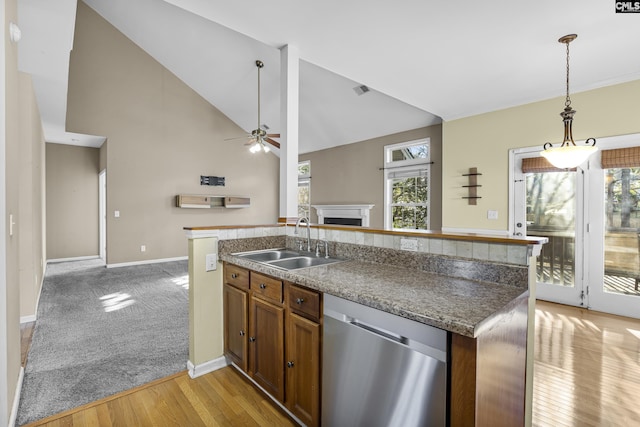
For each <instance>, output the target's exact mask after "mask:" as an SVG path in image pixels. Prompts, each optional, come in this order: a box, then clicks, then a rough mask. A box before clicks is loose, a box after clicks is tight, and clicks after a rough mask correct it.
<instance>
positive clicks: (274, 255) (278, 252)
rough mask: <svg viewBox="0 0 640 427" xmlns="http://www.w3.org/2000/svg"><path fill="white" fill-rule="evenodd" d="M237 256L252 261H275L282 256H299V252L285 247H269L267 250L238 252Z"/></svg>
mask: <svg viewBox="0 0 640 427" xmlns="http://www.w3.org/2000/svg"><path fill="white" fill-rule="evenodd" d="M238 256H241V257H242V258H247V259H251V260H253V261H258V262H269V261H276V260H279V259H284V258H292V257H297V256H300V254H299V253H298V252H294V251H288V250H286V249H270V250H267V251H260V252H249V253H246V254H238Z"/></svg>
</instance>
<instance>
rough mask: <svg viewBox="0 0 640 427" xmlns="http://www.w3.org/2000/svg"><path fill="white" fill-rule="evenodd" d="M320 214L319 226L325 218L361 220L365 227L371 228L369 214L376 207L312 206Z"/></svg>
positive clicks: (323, 222)
mask: <svg viewBox="0 0 640 427" xmlns="http://www.w3.org/2000/svg"><path fill="white" fill-rule="evenodd" d="M312 206H313V207H314V208H315V209H316V212H317V213H318V224H325V218H344V219H356V220H357V219H359V220H361V221H362V224H361V225H362V226H363V227H369V214H370V211H371V208H373V207H374V206H375V205H312Z"/></svg>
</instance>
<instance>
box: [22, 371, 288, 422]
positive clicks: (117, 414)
mask: <svg viewBox="0 0 640 427" xmlns="http://www.w3.org/2000/svg"><path fill="white" fill-rule="evenodd" d="M295 425H296V424H295V423H294V422H293V421H292V420H290V419H289V418H288V416H287V415H286V414H285V413H284V412H282V411H281V410H280V409H279V408H277V407H276V406H275V405H274V404H273V403H272V402H271V401H270V400H269V398H267V397H266V396H265V395H264V394H262V392H260V391H258V390H257V389H256V388H254V387H253V386H252V385H251V384H250V383H249V382H248V381H247V380H246V379H245V378H243V377H242V376H241V375H240V374H238V373H237V372H236V371H235V369H234V368H232V367H226V368H223V369H220V370H217V371H215V372H212V373H210V374H207V375H203V376H201V377H198V378H196V379H191V378H189V375H188V374H187V372H186V371H185V372H181V373H178V374H176V375H173V376H171V377H168V378H163V379H161V380H158V381H155V382H152V383H150V384H145V385H144V386H141V387H138V388H135V389H133V390H129V391H127V392H124V393H120V394H118V395H115V396H112V397H108V398H105V399H102V400H99V401H97V402H93V403H90V404H87V405H84V406H82V407H80V408H76V409H73V410H70V411H67V412H63V413H61V414H58V415H54V416H52V417H49V418H45V419H44V420H40V421H37V422H35V423H32V424H28V427H35V426H45V427H59V426H65V427H80V426H82V427H84V426H101V427H102V426H104V427H110V426H114V427H115V426H136V427H144V426H149V427H152V426H153V427H156V426H185V427H186V426H189V427H197V426H295Z"/></svg>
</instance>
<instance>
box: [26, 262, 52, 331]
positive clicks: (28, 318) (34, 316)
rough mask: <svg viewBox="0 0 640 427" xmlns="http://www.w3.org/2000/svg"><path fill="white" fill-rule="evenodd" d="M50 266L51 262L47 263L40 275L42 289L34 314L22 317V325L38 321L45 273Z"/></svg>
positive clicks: (39, 292) (39, 290)
mask: <svg viewBox="0 0 640 427" xmlns="http://www.w3.org/2000/svg"><path fill="white" fill-rule="evenodd" d="M48 264H49V261H45V263H44V268H43V270H42V273H41V275H40V288H39V289H38V298H37V299H36V307H35V311H34V314H31V315H29V316H20V324H23V323H30V322H35V321H36V320H37V319H38V307H39V306H40V296H41V295H42V286H43V285H44V275H45V271H46V270H47V265H48Z"/></svg>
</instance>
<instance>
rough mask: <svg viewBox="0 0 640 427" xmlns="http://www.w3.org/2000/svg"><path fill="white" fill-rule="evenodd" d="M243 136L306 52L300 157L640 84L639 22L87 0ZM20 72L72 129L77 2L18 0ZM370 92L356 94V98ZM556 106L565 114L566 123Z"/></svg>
mask: <svg viewBox="0 0 640 427" xmlns="http://www.w3.org/2000/svg"><path fill="white" fill-rule="evenodd" d="M85 1H86V3H87V4H88V5H89V6H90V7H92V8H93V9H94V10H96V11H97V12H98V13H99V14H100V15H102V16H103V17H104V18H105V19H106V20H108V21H109V22H110V23H111V24H112V25H114V26H115V27H116V28H118V29H119V30H120V31H121V32H122V33H124V34H125V35H126V36H127V37H129V38H130V39H131V40H133V41H134V42H135V43H136V44H138V45H139V46H140V47H141V48H142V49H144V50H145V51H146V52H147V53H149V54H150V55H151V56H153V57H154V58H155V59H156V60H158V61H159V62H160V63H162V64H163V65H164V66H165V67H166V68H168V69H169V70H170V71H172V72H173V73H174V74H176V75H177V76H178V77H179V78H181V79H182V80H183V81H184V82H185V83H186V84H187V85H189V86H190V87H191V88H193V89H194V90H196V91H197V92H198V93H199V94H201V95H202V96H203V97H204V98H205V99H207V100H208V101H209V102H210V103H211V104H212V105H214V106H216V107H217V108H218V109H220V110H221V111H222V112H223V113H225V114H226V115H227V116H228V117H229V118H230V119H231V120H233V121H234V122H235V123H237V124H238V125H239V126H240V127H241V128H243V129H245V130H247V131H249V130H251V129H254V128H255V127H256V124H257V123H256V120H257V117H256V113H257V112H256V109H257V106H256V103H257V100H256V80H257V71H256V67H255V64H254V63H255V60H256V59H261V60H262V61H263V62H264V63H265V67H264V69H263V71H262V120H261V121H262V122H263V123H266V124H268V126H269V127H270V128H271V131H274V132H277V131H278V130H279V126H280V118H279V114H280V107H279V105H280V100H279V85H280V51H279V49H280V48H281V47H282V46H284V45H292V46H296V48H297V49H298V51H299V53H300V57H301V63H300V112H299V114H300V137H299V140H300V152H302V153H304V152H309V151H315V150H318V149H323V148H327V147H331V146H336V145H341V144H348V143H352V142H357V141H362V140H366V139H370V138H374V137H378V136H383V135H388V134H392V133H396V132H401V131H404V130H409V129H415V128H418V127H422V126H427V125H430V124H434V123H439V122H440V121H441V120H445V121H448V120H454V119H457V118H461V117H466V116H471V115H476V114H481V113H485V112H489V111H494V110H498V109H503V108H508V107H512V106H516V105H521V104H525V103H529V102H534V101H538V100H543V99H548V98H552V97H556V96H562V95H563V94H564V91H565V86H564V85H565V66H566V65H565V48H564V45H561V44H559V43H557V39H558V38H559V37H560V36H563V35H565V34H568V33H577V34H578V35H579V37H578V39H577V40H576V41H575V42H573V43H572V44H571V91H572V93H573V92H579V91H583V90H588V89H593V88H598V87H602V86H607V85H611V84H615V83H620V82H625V81H630V80H636V79H640V55H638V54H637V49H636V47H635V45H636V44H637V41H638V40H640V21H639V19H640V15H638V14H621V13H616V11H615V2H614V1H608V0H607V1H603V0H587V1H585V0H565V1H562V2H557V1H552V0H541V1H536V2H528V3H523V2H513V1H509V0H488V1H485V2H471V1H468V2H441V1H434V0H398V1H395V2H388V1H378V0H373V1H372V0H367V1H365V0H349V1H344V0H341V1H339V0H324V1H322V2H305V1H300V0H271V1H268V2H265V1H258V0H245V1H240V2H238V1H236V2H229V1H222V0H164V1H163V0H110V1H100V0H85ZM18 5H19V16H20V21H19V25H20V27H21V28H22V31H23V40H22V41H21V42H20V51H19V55H20V56H19V65H20V68H21V70H23V71H25V72H28V73H30V74H32V75H33V80H34V86H35V90H36V96H37V99H38V104H39V106H40V110H41V115H42V117H43V122H44V127H45V137H46V139H47V140H48V141H51V142H61V143H71V144H84V145H94V146H95V145H97V144H99V143H100V142H101V141H102V139H103V138H102V137H104V136H102V137H101V136H89V135H76V134H69V133H67V132H66V131H65V129H64V118H65V114H66V88H67V79H68V63H69V51H70V50H71V48H72V43H73V25H74V22H75V9H76V1H75V0H57V1H56V2H51V1H49V0H19V2H18ZM359 85H366V86H368V87H369V88H370V89H371V91H370V92H367V93H365V94H363V95H358V94H356V92H355V91H354V87H356V86H359ZM561 107H562V105H561V104H560V105H558V111H560V110H561Z"/></svg>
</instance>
